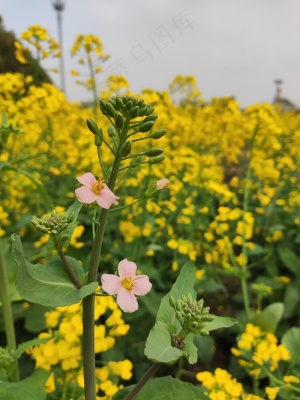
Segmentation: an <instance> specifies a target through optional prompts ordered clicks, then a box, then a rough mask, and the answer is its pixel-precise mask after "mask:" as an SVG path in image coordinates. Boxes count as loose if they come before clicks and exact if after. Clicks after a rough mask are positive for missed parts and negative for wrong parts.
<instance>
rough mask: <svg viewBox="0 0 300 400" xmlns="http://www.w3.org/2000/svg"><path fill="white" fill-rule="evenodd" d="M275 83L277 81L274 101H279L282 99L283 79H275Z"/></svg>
mask: <svg viewBox="0 0 300 400" xmlns="http://www.w3.org/2000/svg"><path fill="white" fill-rule="evenodd" d="M274 83H275V86H276V92H275V98H274V103H277V102H278V101H279V100H280V99H281V90H282V87H281V85H282V84H283V80H282V79H275V80H274Z"/></svg>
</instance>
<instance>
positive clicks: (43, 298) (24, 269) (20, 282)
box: [12, 234, 98, 307]
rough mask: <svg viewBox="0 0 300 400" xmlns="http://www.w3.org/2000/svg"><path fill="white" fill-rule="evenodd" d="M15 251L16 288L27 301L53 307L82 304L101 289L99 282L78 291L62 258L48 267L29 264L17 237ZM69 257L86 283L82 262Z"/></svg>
mask: <svg viewBox="0 0 300 400" xmlns="http://www.w3.org/2000/svg"><path fill="white" fill-rule="evenodd" d="M12 248H13V256H14V259H15V261H16V262H17V264H18V266H19V272H18V275H17V279H16V288H17V290H18V292H19V294H20V295H21V297H22V298H23V299H25V300H27V301H30V302H32V303H38V304H41V305H43V306H50V307H59V306H67V305H71V304H75V303H78V302H79V301H80V300H82V299H83V298H84V297H86V296H88V295H89V294H91V293H93V292H94V291H95V290H96V288H97V287H98V282H92V283H90V284H89V285H85V286H83V287H82V288H80V289H79V290H78V289H77V288H76V287H75V286H74V283H73V282H72V281H71V278H70V277H69V275H68V273H67V271H66V269H65V266H64V265H63V263H62V261H61V260H60V258H56V259H54V260H51V261H50V262H49V263H47V264H45V265H42V264H35V265H33V264H31V263H29V262H28V261H27V260H26V259H25V257H24V253H23V247H22V243H21V240H20V238H19V236H17V235H15V234H14V235H12ZM66 258H67V260H68V262H69V264H70V265H71V267H72V269H73V271H74V272H75V274H76V276H77V277H78V279H79V280H80V281H81V282H83V275H84V271H83V268H82V266H81V264H80V263H79V261H77V260H75V259H74V258H72V257H66Z"/></svg>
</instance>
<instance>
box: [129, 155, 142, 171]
mask: <svg viewBox="0 0 300 400" xmlns="http://www.w3.org/2000/svg"><path fill="white" fill-rule="evenodd" d="M142 161H143V156H138V157H135V158H133V159H132V160H131V161H130V165H131V166H132V168H135V167H136V166H137V165H138V164H139V163H140V162H142Z"/></svg>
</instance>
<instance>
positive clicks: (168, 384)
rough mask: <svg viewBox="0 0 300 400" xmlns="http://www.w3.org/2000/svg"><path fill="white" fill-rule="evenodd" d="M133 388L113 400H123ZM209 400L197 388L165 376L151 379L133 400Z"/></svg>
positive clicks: (123, 390)
mask: <svg viewBox="0 0 300 400" xmlns="http://www.w3.org/2000/svg"><path fill="white" fill-rule="evenodd" d="M133 388H134V385H132V386H128V387H126V388H124V389H122V390H120V391H119V392H118V393H116V394H115V395H114V396H113V400H123V399H124V398H125V397H126V395H127V394H128V393H130V392H131V390H132V389H133ZM150 399H151V400H209V397H207V396H206V395H205V394H204V393H203V392H202V391H201V390H200V389H199V388H197V387H196V386H194V385H192V384H191V383H187V382H183V381H181V380H179V379H175V378H172V377H171V376H165V377H163V378H153V379H151V380H150V381H149V382H147V384H146V385H145V386H144V387H143V388H142V389H141V391H140V392H138V394H137V395H136V396H135V397H134V400H150Z"/></svg>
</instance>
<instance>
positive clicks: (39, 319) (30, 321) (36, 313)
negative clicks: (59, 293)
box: [25, 304, 52, 332]
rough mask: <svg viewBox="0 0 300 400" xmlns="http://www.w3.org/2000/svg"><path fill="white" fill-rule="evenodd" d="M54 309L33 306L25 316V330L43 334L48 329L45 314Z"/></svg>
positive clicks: (38, 305) (37, 305)
mask: <svg viewBox="0 0 300 400" xmlns="http://www.w3.org/2000/svg"><path fill="white" fill-rule="evenodd" d="M51 309H52V307H45V306H41V305H40V304H31V306H30V309H29V310H28V311H27V312H26V316H25V329H26V330H28V331H30V332H41V331H43V330H44V329H45V328H46V320H45V313H46V312H47V311H50V310H51Z"/></svg>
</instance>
